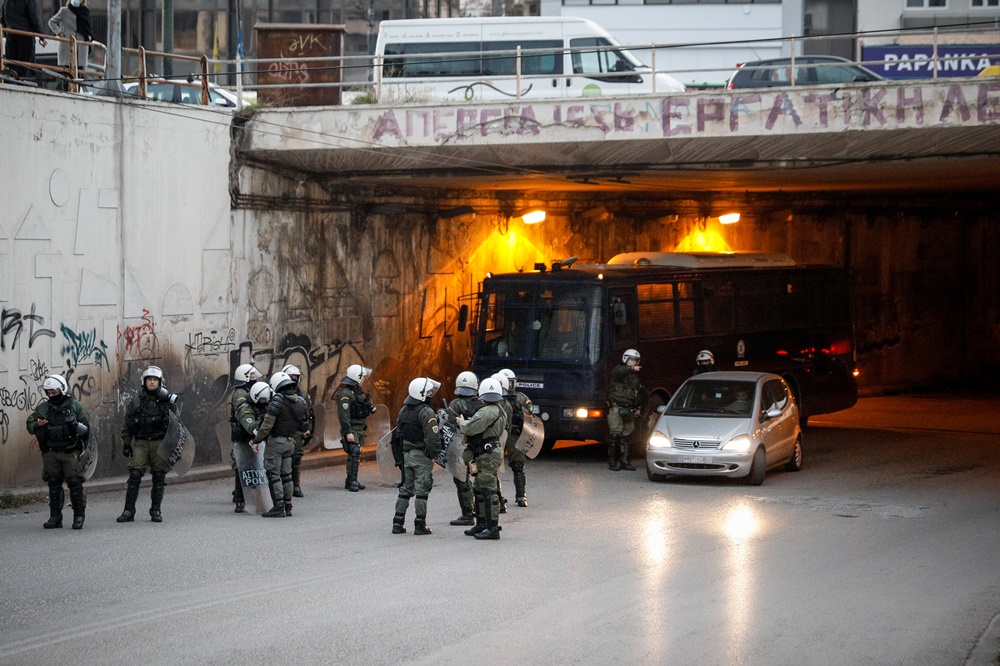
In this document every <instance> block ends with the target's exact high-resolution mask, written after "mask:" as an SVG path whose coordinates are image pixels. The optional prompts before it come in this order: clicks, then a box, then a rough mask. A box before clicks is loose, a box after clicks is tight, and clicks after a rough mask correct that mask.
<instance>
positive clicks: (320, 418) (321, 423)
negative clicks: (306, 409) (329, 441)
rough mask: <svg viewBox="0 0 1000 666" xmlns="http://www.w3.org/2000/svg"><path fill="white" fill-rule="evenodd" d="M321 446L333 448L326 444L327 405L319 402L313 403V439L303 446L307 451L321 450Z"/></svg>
mask: <svg viewBox="0 0 1000 666" xmlns="http://www.w3.org/2000/svg"><path fill="white" fill-rule="evenodd" d="M320 448H328V449H329V448H333V447H330V446H327V445H326V405H324V404H323V403H322V402H318V403H316V404H315V405H313V433H312V439H310V440H309V441H308V442H306V443H305V444H304V445H303V446H302V450H303V451H304V452H305V453H312V452H313V451H319V449H320Z"/></svg>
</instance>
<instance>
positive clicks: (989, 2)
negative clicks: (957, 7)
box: [972, 0, 1000, 8]
mask: <svg viewBox="0 0 1000 666" xmlns="http://www.w3.org/2000/svg"><path fill="white" fill-rule="evenodd" d="M972 6H973V8H978V7H1000V0H972Z"/></svg>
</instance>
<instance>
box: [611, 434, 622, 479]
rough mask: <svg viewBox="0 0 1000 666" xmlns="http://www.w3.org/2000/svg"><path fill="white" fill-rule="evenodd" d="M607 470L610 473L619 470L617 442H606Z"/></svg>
mask: <svg viewBox="0 0 1000 666" xmlns="http://www.w3.org/2000/svg"><path fill="white" fill-rule="evenodd" d="M608 469H610V470H611V471H612V472H617V471H618V470H619V469H620V467H619V465H618V442H617V441H616V440H614V439H612V440H611V441H609V442H608Z"/></svg>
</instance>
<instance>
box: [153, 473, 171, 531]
mask: <svg viewBox="0 0 1000 666" xmlns="http://www.w3.org/2000/svg"><path fill="white" fill-rule="evenodd" d="M151 474H152V476H153V489H152V490H151V491H150V492H149V499H150V503H149V519H150V520H151V521H153V522H154V523H162V522H163V514H161V513H160V504H162V503H163V491H164V490H165V489H166V487H167V479H166V477H167V473H166V472H151Z"/></svg>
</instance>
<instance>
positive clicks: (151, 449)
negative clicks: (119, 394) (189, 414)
mask: <svg viewBox="0 0 1000 666" xmlns="http://www.w3.org/2000/svg"><path fill="white" fill-rule="evenodd" d="M176 402H177V396H176V395H174V394H173V393H171V392H170V391H168V390H167V389H166V387H164V386H163V371H162V370H160V368H158V367H157V366H155V365H151V366H149V367H148V368H146V369H145V370H143V372H142V390H141V391H139V393H138V394H137V395H136V396H134V397H133V398H132V400H131V402H129V404H128V407H126V408H125V422H124V423H123V424H122V431H121V436H122V455H124V456H125V457H126V458H131V460H130V461H129V464H128V483H127V485H126V488H125V510H124V511H122V515H120V516H118V519H117V520H118V522H119V523H130V522H132V521H133V520H134V519H135V501H136V499H138V497H139V484H141V483H142V475H143V474H145V473H146V468H147V467H148V468H149V471H150V474H151V475H152V477H153V488H152V490H151V491H150V493H149V495H150V506H149V519H150V520H152V521H153V522H154V523H159V522H162V521H163V516H162V515H161V513H160V504H161V502H163V492H164V489H165V488H166V485H167V482H166V476H167V472H169V471H170V463H169V462H167V460H165V459H164V458H163V456H161V455H160V451H159V448H160V444H161V443H162V442H163V438H164V437H166V435H167V427H168V426H169V425H170V413H171V412H173V413H175V414H176V413H177V406H176Z"/></svg>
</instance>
